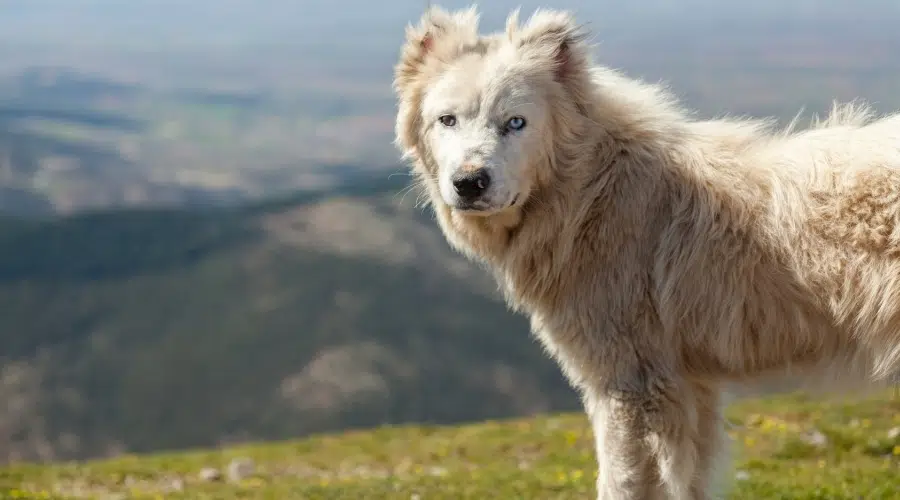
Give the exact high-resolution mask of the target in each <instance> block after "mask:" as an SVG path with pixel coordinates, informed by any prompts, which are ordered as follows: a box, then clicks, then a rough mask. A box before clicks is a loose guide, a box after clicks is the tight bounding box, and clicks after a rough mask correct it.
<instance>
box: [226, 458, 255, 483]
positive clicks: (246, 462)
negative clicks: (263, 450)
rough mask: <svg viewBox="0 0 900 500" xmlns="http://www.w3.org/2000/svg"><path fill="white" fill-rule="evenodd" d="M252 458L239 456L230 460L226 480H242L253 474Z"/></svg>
mask: <svg viewBox="0 0 900 500" xmlns="http://www.w3.org/2000/svg"><path fill="white" fill-rule="evenodd" d="M253 470H254V466H253V460H251V459H249V458H246V457H240V458H235V459H232V460H231V463H229V464H228V480H229V481H231V482H234V483H237V482H240V481H243V480H244V479H247V478H248V477H250V476H252V475H253Z"/></svg>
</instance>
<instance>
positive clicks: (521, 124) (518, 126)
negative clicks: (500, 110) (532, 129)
mask: <svg viewBox="0 0 900 500" xmlns="http://www.w3.org/2000/svg"><path fill="white" fill-rule="evenodd" d="M506 128H508V129H510V130H522V129H523V128H525V119H524V118H522V117H521V116H514V117H512V118H510V119H509V121H507V122H506Z"/></svg>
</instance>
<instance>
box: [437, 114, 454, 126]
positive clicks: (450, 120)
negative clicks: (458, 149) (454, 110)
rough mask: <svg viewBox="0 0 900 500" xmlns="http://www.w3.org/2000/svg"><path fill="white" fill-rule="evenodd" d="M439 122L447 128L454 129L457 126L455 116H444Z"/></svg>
mask: <svg viewBox="0 0 900 500" xmlns="http://www.w3.org/2000/svg"><path fill="white" fill-rule="evenodd" d="M438 121H439V122H441V125H443V126H445V127H452V126H454V125H456V117H455V116H453V115H442V116H441V117H440V118H438Z"/></svg>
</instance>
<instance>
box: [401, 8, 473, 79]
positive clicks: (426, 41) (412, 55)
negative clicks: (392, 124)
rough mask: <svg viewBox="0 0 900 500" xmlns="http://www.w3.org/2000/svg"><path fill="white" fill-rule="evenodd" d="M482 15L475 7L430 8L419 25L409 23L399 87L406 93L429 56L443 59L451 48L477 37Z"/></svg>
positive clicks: (402, 54)
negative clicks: (453, 8) (458, 8)
mask: <svg viewBox="0 0 900 500" xmlns="http://www.w3.org/2000/svg"><path fill="white" fill-rule="evenodd" d="M478 17H479V16H478V11H477V10H476V8H475V7H474V6H473V7H470V8H468V9H464V10H460V11H456V12H448V11H446V10H444V9H442V8H440V7H429V9H428V10H427V11H425V14H424V15H423V16H422V18H421V20H420V21H419V24H418V25H415V26H412V25H410V26H407V27H406V43H405V44H404V45H403V50H402V51H401V54H400V63H399V64H398V65H397V67H396V69H395V74H394V86H395V87H396V89H397V90H398V91H400V92H402V91H403V90H404V89H405V88H406V87H407V86H409V84H411V83H412V82H413V81H415V80H416V78H417V77H418V76H419V75H420V74H421V72H422V69H423V68H424V66H425V64H426V63H427V62H428V60H429V58H431V57H437V58H442V56H446V55H447V52H448V50H447V49H453V48H458V46H459V45H460V42H463V43H465V42H469V41H472V40H475V39H477V38H478Z"/></svg>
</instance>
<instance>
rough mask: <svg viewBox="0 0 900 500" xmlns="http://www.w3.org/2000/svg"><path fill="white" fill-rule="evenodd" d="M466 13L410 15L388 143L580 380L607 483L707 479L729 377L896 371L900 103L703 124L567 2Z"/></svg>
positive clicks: (677, 486) (687, 483) (871, 377)
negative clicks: (503, 23) (521, 16)
mask: <svg viewBox="0 0 900 500" xmlns="http://www.w3.org/2000/svg"><path fill="white" fill-rule="evenodd" d="M477 21H478V16H477V14H476V12H475V10H474V9H469V10H464V11H460V12H456V13H448V12H446V11H443V10H441V9H438V8H434V9H430V10H429V11H428V12H427V13H426V14H425V16H424V18H423V19H422V21H421V23H420V24H419V25H418V26H416V27H410V28H409V29H408V32H407V42H406V44H405V46H404V48H403V51H402V55H401V58H400V62H399V64H398V66H397V68H396V79H395V88H396V91H397V95H398V100H399V111H398V116H397V124H396V126H397V130H396V133H397V142H398V144H399V146H400V147H401V148H402V150H403V152H404V154H405V156H406V157H407V158H408V159H409V160H410V161H411V162H412V164H413V165H414V167H413V169H414V172H415V174H416V175H417V176H418V179H419V181H420V182H421V183H422V185H423V186H424V187H425V189H426V190H427V194H428V197H429V199H430V201H431V204H432V205H433V208H434V210H435V212H436V214H437V218H438V222H439V224H440V227H441V229H442V230H443V232H444V234H445V235H446V237H447V239H448V240H449V242H450V244H451V245H453V246H454V247H455V248H457V249H458V250H460V251H462V252H463V253H465V254H466V255H467V256H469V257H470V258H473V259H477V260H479V261H482V262H484V263H486V264H487V265H488V266H489V267H490V269H492V270H493V272H494V273H495V274H496V277H497V280H498V281H499V283H500V284H501V286H502V289H503V290H504V292H505V294H506V297H507V300H508V302H509V304H510V305H511V307H512V308H514V309H515V310H517V311H521V312H524V313H525V314H527V315H528V316H529V317H530V318H531V324H532V327H533V331H534V333H535V334H536V335H537V336H538V337H539V338H540V339H541V341H542V342H543V344H544V346H546V349H547V351H548V352H549V353H550V354H551V355H552V356H553V357H554V358H555V359H556V360H557V361H558V362H559V363H560V365H561V367H562V369H563V371H564V373H565V374H566V376H567V377H568V378H569V380H570V381H571V383H572V384H573V386H574V387H576V388H577V389H578V390H579V391H580V392H581V394H582V395H583V400H584V403H585V407H586V410H587V413H588V415H589V416H590V419H591V421H592V424H593V429H594V434H595V436H596V443H597V459H598V462H599V480H598V483H597V488H598V495H599V498H603V499H620V500H636V499H660V498H674V499H706V498H711V497H712V496H714V495H716V494H717V493H716V491H717V490H716V489H715V488H713V486H712V484H713V482H714V481H712V480H713V478H714V476H715V474H714V471H713V469H714V468H715V467H716V466H718V465H721V464H722V462H723V461H722V459H721V454H722V453H723V439H722V432H721V431H722V427H723V419H722V413H721V407H722V387H723V384H725V383H727V382H744V381H746V382H750V381H755V380H759V379H760V378H761V377H764V376H769V375H771V374H777V373H783V372H787V371H788V370H790V371H791V372H792V373H807V374H813V375H817V376H818V375H823V374H826V373H830V374H837V376H841V377H843V376H847V375H853V376H854V377H855V378H856V379H858V380H860V381H863V382H867V383H871V384H875V383H876V382H879V381H883V380H884V379H885V378H887V376H889V375H890V374H891V373H892V372H894V371H895V370H897V368H898V367H900V224H898V217H900V118H898V117H895V116H891V117H887V118H881V119H877V120H876V119H873V118H872V117H871V116H870V113H869V112H868V111H867V109H865V108H862V107H852V106H844V107H836V108H835V110H834V112H833V113H832V115H831V116H830V117H829V118H828V119H827V120H825V121H823V122H819V123H815V124H814V125H813V127H811V128H810V129H809V130H806V131H802V132H798V131H794V130H786V131H782V132H775V131H773V130H772V129H771V127H770V126H769V122H765V123H764V122H756V121H749V120H743V121H737V120H711V121H698V120H694V119H691V118H690V117H689V115H688V113H686V112H685V111H683V110H682V109H681V108H679V107H678V106H677V104H676V103H675V102H674V100H673V99H672V98H671V97H670V96H669V95H667V94H666V93H665V91H664V90H663V89H661V88H659V87H657V86H651V85H647V84H645V83H641V82H638V81H634V80H631V79H627V78H625V77H624V76H622V75H620V74H619V73H617V72H614V71H612V70H610V69H606V68H603V67H596V66H594V65H593V63H592V62H591V60H590V56H589V52H590V48H589V46H588V45H587V44H586V43H585V41H584V36H583V33H580V31H579V29H578V27H577V26H576V25H575V23H574V22H573V19H572V18H571V17H570V16H569V15H568V14H566V13H562V12H554V11H546V10H544V11H538V12H537V13H536V14H535V15H534V16H533V17H532V18H531V19H530V20H529V21H528V22H527V23H525V24H524V25H520V24H519V22H518V19H517V15H515V14H514V15H513V16H511V18H510V20H509V22H508V25H507V29H506V31H505V33H497V34H492V35H487V36H481V35H479V34H478V28H477Z"/></svg>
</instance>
